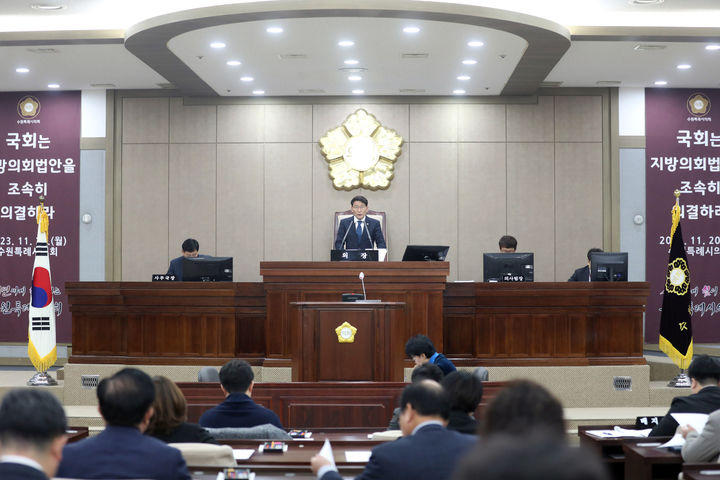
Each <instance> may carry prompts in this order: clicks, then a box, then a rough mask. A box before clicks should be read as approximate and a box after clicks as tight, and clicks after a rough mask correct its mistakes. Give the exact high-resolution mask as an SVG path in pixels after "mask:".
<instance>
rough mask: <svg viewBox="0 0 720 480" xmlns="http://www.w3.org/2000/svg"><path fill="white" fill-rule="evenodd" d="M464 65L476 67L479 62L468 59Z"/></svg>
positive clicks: (464, 61)
mask: <svg viewBox="0 0 720 480" xmlns="http://www.w3.org/2000/svg"><path fill="white" fill-rule="evenodd" d="M462 63H463V65H475V64H476V63H477V60H473V59H472V58H468V59H467V60H463V61H462Z"/></svg>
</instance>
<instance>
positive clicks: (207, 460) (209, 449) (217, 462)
mask: <svg viewBox="0 0 720 480" xmlns="http://www.w3.org/2000/svg"><path fill="white" fill-rule="evenodd" d="M169 445H170V446H171V447H174V448H177V449H178V450H180V453H182V456H183V458H184V459H185V463H187V465H188V467H234V466H236V465H237V462H236V461H235V457H234V456H233V450H232V447H231V446H230V445H213V444H212V443H170V444H169Z"/></svg>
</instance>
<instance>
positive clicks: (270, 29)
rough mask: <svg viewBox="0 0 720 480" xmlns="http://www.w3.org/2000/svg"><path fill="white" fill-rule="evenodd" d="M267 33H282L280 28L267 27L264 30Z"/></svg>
mask: <svg viewBox="0 0 720 480" xmlns="http://www.w3.org/2000/svg"><path fill="white" fill-rule="evenodd" d="M265 31H266V32H267V33H274V34H275V33H283V31H284V30H283V29H282V27H268V28H266V29H265Z"/></svg>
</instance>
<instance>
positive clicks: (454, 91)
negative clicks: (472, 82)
mask: <svg viewBox="0 0 720 480" xmlns="http://www.w3.org/2000/svg"><path fill="white" fill-rule="evenodd" d="M453 94H455V95H465V90H463V89H461V88H456V89H455V90H453Z"/></svg>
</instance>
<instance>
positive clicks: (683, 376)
mask: <svg viewBox="0 0 720 480" xmlns="http://www.w3.org/2000/svg"><path fill="white" fill-rule="evenodd" d="M673 194H674V195H675V208H677V209H680V190H678V189H676V190H675V191H674V192H673ZM667 386H668V387H673V388H690V386H691V382H690V377H688V375H687V373H686V371H685V369H684V368H681V369H680V373H678V374H677V375H676V376H675V378H673V379H672V380H670V382H668V384H667Z"/></svg>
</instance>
